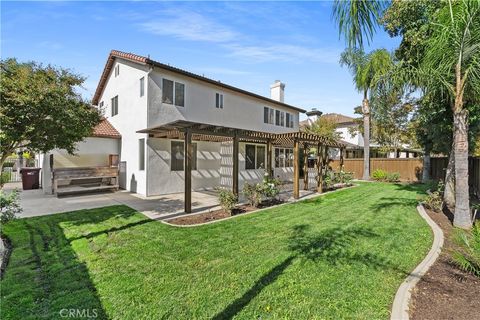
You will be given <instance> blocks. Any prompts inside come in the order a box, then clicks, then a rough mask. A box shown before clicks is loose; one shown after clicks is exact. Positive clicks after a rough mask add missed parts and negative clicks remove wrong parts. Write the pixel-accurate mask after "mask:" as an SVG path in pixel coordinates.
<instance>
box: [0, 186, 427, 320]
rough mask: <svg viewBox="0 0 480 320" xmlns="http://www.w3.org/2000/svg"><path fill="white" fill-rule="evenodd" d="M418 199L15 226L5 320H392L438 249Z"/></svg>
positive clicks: (377, 198) (109, 214)
mask: <svg viewBox="0 0 480 320" xmlns="http://www.w3.org/2000/svg"><path fill="white" fill-rule="evenodd" d="M422 195H423V187H422V186H421V185H394V184H385V183H364V184H361V185H360V186H359V187H356V188H351V189H346V190H341V191H339V192H336V193H331V194H328V195H325V196H322V197H318V198H315V199H312V200H307V201H303V202H299V203H295V204H288V205H284V206H281V207H277V208H272V209H269V210H266V211H263V212H259V213H253V214H250V215H245V216H240V217H238V218H236V219H231V220H227V221H223V222H219V223H214V224H211V225H205V226H199V227H194V228H178V227H171V226H168V225H164V224H162V223H160V222H157V221H150V220H148V219H147V218H146V217H144V216H143V215H142V214H140V213H138V212H135V211H134V210H133V209H130V208H128V207H126V206H112V207H105V208H100V209H93V210H83V211H76V212H70V213H63V214H55V215H50V216H44V217H38V218H29V219H21V220H16V221H14V222H11V223H9V224H7V225H6V226H4V228H3V231H2V232H3V233H4V234H5V235H6V236H8V238H9V239H10V240H11V242H12V244H13V248H14V249H13V252H12V255H11V258H10V261H9V265H8V267H7V270H6V274H5V276H4V279H3V280H2V281H1V288H2V297H1V318H2V319H36V318H41V317H44V318H48V319H54V318H60V316H59V312H60V311H61V310H62V309H72V308H73V309H79V310H86V311H85V312H90V315H92V314H93V312H95V314H96V315H98V317H97V319H102V318H111V319H159V318H174V319H194V318H196V319H205V318H213V319H228V318H232V317H234V318H238V319H259V318H262V319H269V318H283V319H285V318H290V319H307V318H309V319H326V318H355V319H387V318H389V311H390V307H391V303H392V301H393V297H394V295H395V292H396V290H397V288H398V286H399V285H400V283H401V282H402V281H403V279H404V278H405V276H406V273H408V272H409V271H411V270H413V268H414V267H415V266H416V265H417V264H418V263H419V262H420V261H421V260H422V259H423V257H424V256H425V254H426V253H427V252H428V250H429V248H430V244H431V242H432V235H431V231H430V229H429V227H428V226H427V224H426V223H425V222H424V221H423V220H422V219H421V218H420V216H419V215H418V214H417V212H416V209H415V206H416V203H417V202H418V198H419V197H420V196H422ZM84 315H85V314H84Z"/></svg>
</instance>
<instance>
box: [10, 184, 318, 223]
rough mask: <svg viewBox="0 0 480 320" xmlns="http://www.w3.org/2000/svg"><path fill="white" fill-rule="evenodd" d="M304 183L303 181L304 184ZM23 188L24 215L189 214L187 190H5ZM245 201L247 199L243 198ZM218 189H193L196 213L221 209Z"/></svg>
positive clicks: (287, 190)
mask: <svg viewBox="0 0 480 320" xmlns="http://www.w3.org/2000/svg"><path fill="white" fill-rule="evenodd" d="M301 186H302V185H301ZM15 188H18V189H19V190H20V205H21V206H22V208H23V213H22V214H21V215H20V218H28V217H35V216H43V215H49V214H54V213H61V212H69V211H76V210H83V209H93V208H100V207H106V206H113V205H119V204H123V205H126V206H129V207H131V208H133V209H135V210H137V211H139V212H141V213H143V214H144V215H146V216H147V217H149V218H150V219H153V220H164V219H171V218H174V217H177V216H180V215H185V214H186V213H185V212H184V203H183V199H184V196H183V192H181V193H173V194H167V195H161V196H152V197H144V196H142V195H139V194H136V193H131V192H129V191H123V190H121V191H117V192H104V193H96V194H83V195H82V194H76V195H71V196H62V197H60V198H58V197H57V196H54V195H49V194H45V193H44V192H43V190H42V189H37V190H21V188H22V185H21V183H7V184H5V186H4V190H6V191H7V192H8V190H13V189H15ZM312 194H315V192H314V191H311V190H300V199H303V198H305V197H308V196H310V195H312ZM279 198H280V199H282V200H283V201H292V200H293V198H292V190H291V186H290V185H287V186H285V187H284V188H283V189H282V191H281V193H280V196H279ZM240 201H241V202H244V199H242V198H240ZM219 208H220V207H219V205H218V199H217V195H216V192H215V191H194V192H192V211H193V212H192V213H201V212H207V211H210V210H217V209H219Z"/></svg>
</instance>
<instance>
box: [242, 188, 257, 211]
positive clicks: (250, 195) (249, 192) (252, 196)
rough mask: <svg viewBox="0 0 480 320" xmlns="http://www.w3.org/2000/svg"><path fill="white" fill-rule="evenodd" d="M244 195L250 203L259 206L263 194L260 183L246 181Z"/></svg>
mask: <svg viewBox="0 0 480 320" xmlns="http://www.w3.org/2000/svg"><path fill="white" fill-rule="evenodd" d="M242 193H243V195H244V196H245V198H247V201H248V204H249V205H251V206H252V207H255V208H257V207H258V205H259V204H260V202H261V201H262V194H261V193H260V190H259V188H258V184H250V183H248V182H245V184H244V185H243V190H242Z"/></svg>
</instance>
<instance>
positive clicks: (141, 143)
mask: <svg viewBox="0 0 480 320" xmlns="http://www.w3.org/2000/svg"><path fill="white" fill-rule="evenodd" d="M138 170H140V171H143V170H145V138H142V139H138Z"/></svg>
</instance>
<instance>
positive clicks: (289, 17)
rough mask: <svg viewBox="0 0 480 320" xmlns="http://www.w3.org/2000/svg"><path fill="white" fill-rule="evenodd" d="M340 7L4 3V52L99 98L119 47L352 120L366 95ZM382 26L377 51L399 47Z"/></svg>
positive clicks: (375, 44) (303, 4)
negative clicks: (359, 88) (45, 66)
mask: <svg viewBox="0 0 480 320" xmlns="http://www.w3.org/2000/svg"><path fill="white" fill-rule="evenodd" d="M331 6H332V3H331V2H327V1H322V2H140V1H136V2H125V1H122V2H68V1H65V2H4V1H2V2H1V56H2V59H3V58H7V57H16V58H17V59H19V60H20V61H29V60H35V61H39V62H43V63H50V64H54V65H58V66H62V67H67V68H70V69H72V70H74V71H75V72H77V73H80V74H82V75H84V76H85V77H87V80H86V82H85V90H84V91H82V94H83V95H84V96H85V97H87V98H90V97H91V96H92V95H93V93H94V91H95V88H96V85H97V82H98V79H99V77H100V74H101V72H102V69H103V67H104V65H105V62H106V58H107V56H108V53H109V52H110V50H112V49H117V50H122V51H126V52H132V53H137V54H140V55H150V57H151V58H152V59H154V60H157V61H160V62H163V63H168V64H170V65H173V66H176V67H179V68H182V69H186V70H189V71H191V72H195V73H198V74H203V75H205V76H207V77H210V78H213V79H216V80H220V81H222V82H224V83H228V84H231V85H234V86H237V87H239V88H242V89H245V90H248V91H252V92H255V93H258V94H261V95H264V96H269V95H270V84H271V83H273V82H274V80H276V79H279V80H281V81H283V82H284V83H286V88H285V102H286V103H289V104H292V105H295V106H298V107H301V108H304V109H307V110H309V109H311V108H312V107H316V108H317V109H319V110H322V111H323V112H325V113H328V112H337V113H343V114H347V115H352V114H353V108H354V107H355V106H357V105H359V104H360V102H361V96H360V95H359V94H358V93H357V92H356V91H355V88H354V86H353V84H352V81H351V76H350V74H349V73H348V71H347V70H346V69H345V68H341V67H340V65H339V64H338V59H339V55H340V53H341V52H342V51H343V49H344V47H345V43H344V41H343V40H339V38H338V30H337V28H336V25H335V23H334V22H333V20H332V19H331ZM398 43H399V39H391V38H390V37H389V36H388V35H387V34H386V33H385V32H384V31H383V30H379V31H378V32H377V34H376V35H375V37H374V41H373V43H372V45H371V47H369V48H366V49H367V50H370V49H372V48H380V47H384V48H387V49H389V50H393V49H394V48H395V47H396V46H397V45H398Z"/></svg>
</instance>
